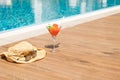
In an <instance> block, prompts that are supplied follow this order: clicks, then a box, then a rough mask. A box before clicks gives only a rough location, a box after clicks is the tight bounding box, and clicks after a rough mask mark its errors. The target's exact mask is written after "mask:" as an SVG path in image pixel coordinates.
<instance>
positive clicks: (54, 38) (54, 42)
mask: <svg viewBox="0 0 120 80" xmlns="http://www.w3.org/2000/svg"><path fill="white" fill-rule="evenodd" d="M52 38H53V49H52V52H55V45H56V36H52Z"/></svg>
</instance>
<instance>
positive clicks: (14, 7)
mask: <svg viewBox="0 0 120 80" xmlns="http://www.w3.org/2000/svg"><path fill="white" fill-rule="evenodd" d="M103 10H104V11H103ZM118 10H120V0H0V44H5V43H10V42H13V41H15V40H16V41H18V40H21V39H25V38H29V37H33V36H34V35H38V34H43V33H45V25H46V24H47V23H50V22H60V21H61V22H62V23H64V24H66V25H68V24H69V23H67V22H70V21H71V22H73V21H75V20H76V21H75V22H76V23H73V24H72V25H74V24H80V23H83V22H86V21H90V20H92V19H93V20H94V19H97V18H100V17H104V16H108V15H112V14H115V13H119V12H120V11H118ZM97 11H98V12H97ZM96 13H97V15H96V18H95V17H93V16H94V15H95V14H96ZM106 13H107V14H106ZM101 14H104V15H101ZM98 15H99V16H98ZM63 17H64V19H63ZM88 17H89V18H91V19H90V20H89V19H88ZM80 19H81V20H80ZM65 22H66V23H65ZM72 25H70V24H69V26H72ZM11 32H12V33H11ZM21 32H22V33H24V34H25V35H24V37H25V38H23V36H20V35H21ZM29 32H31V34H29ZM13 36H14V37H13ZM17 36H19V38H17V39H16V37H17ZM6 37H7V39H6ZM11 37H12V39H10V38H11Z"/></svg>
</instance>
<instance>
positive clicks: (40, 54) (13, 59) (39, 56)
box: [3, 48, 47, 63]
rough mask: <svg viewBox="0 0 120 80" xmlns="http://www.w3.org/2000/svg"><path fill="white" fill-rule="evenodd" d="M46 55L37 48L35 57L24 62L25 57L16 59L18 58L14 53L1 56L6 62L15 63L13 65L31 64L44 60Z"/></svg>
mask: <svg viewBox="0 0 120 80" xmlns="http://www.w3.org/2000/svg"><path fill="white" fill-rule="evenodd" d="M11 54H12V55H11ZM46 54H47V52H46V51H45V50H44V49H41V48H39V49H37V52H36V56H35V57H34V58H31V59H30V60H28V61H26V60H25V57H22V58H20V59H18V56H15V55H14V53H10V52H4V53H3V55H4V56H5V57H6V59H7V60H8V61H10V62H15V63H31V62H34V61H37V60H40V59H43V58H45V56H46Z"/></svg>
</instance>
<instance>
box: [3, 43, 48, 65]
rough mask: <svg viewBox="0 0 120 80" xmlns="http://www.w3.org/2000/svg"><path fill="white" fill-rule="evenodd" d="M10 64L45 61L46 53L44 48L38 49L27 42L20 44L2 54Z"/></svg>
mask: <svg viewBox="0 0 120 80" xmlns="http://www.w3.org/2000/svg"><path fill="white" fill-rule="evenodd" d="M1 54H2V55H3V56H5V57H6V59H7V60H8V61H10V62H16V63H31V62H33V61H36V60H39V59H43V58H44V57H45V56H46V51H45V50H44V49H42V48H36V47H34V46H33V45H32V44H30V43H29V42H27V41H23V42H20V43H18V44H16V45H14V46H12V47H10V48H8V51H7V52H3V53H1Z"/></svg>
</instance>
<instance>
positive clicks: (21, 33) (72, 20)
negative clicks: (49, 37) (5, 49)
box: [0, 6, 120, 46]
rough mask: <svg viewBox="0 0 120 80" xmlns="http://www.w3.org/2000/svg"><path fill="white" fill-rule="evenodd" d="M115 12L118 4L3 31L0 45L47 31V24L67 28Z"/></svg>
mask: <svg viewBox="0 0 120 80" xmlns="http://www.w3.org/2000/svg"><path fill="white" fill-rule="evenodd" d="M117 13H120V6H116V7H111V8H106V9H101V10H97V11H94V12H89V13H86V14H82V15H76V16H71V17H67V18H62V19H60V20H56V21H53V22H50V23H45V24H41V25H34V26H30V27H23V28H18V29H15V30H11V31H8V32H3V33H0V46H3V45H6V44H10V43H13V42H16V41H20V40H24V39H28V38H31V37H35V36H38V35H43V34H45V33H48V31H47V29H46V26H47V25H48V24H52V23H58V24H61V25H62V28H68V27H73V26H75V25H78V24H82V23H85V22H89V21H93V20H96V19H100V18H103V17H107V16H110V15H114V14H117Z"/></svg>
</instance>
